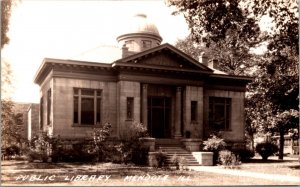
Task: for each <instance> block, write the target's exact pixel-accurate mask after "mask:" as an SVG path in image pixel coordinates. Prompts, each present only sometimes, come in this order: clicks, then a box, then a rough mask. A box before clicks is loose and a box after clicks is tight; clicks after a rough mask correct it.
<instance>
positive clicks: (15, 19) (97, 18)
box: [1, 0, 189, 103]
mask: <svg viewBox="0 0 300 187" xmlns="http://www.w3.org/2000/svg"><path fill="white" fill-rule="evenodd" d="M172 10H173V9H172V8H170V7H167V6H166V5H165V4H164V1H163V0H148V1H140V0H139V1H134V0H131V1H117V0H110V1H108V0H107V1H104V0H102V1H100V0H93V1H92V0H89V1H88V0H85V1H83V0H60V1H58V0H57V1H54V0H22V1H20V2H19V3H18V4H17V6H16V7H14V8H13V11H12V15H11V19H10V29H9V32H8V36H9V38H10V42H9V44H8V45H6V46H4V48H3V50H2V51H1V58H2V60H3V59H4V60H6V61H8V62H9V63H10V65H11V68H12V72H13V80H12V81H13V82H12V84H13V87H14V89H13V93H12V96H11V97H12V100H13V101H16V102H26V103H27V102H31V103H38V102H39V97H40V96H39V86H38V85H36V84H34V82H33V79H34V76H35V74H36V72H37V70H38V68H39V66H40V65H41V63H42V61H43V59H44V58H46V57H47V58H61V59H70V58H73V57H74V56H78V55H79V54H81V53H83V52H85V51H88V50H90V49H93V48H95V47H97V46H101V45H114V46H116V45H117V41H116V37H117V36H118V35H120V34H121V33H122V28H124V27H126V22H128V21H129V20H130V18H131V17H132V16H133V15H135V14H137V13H145V14H146V15H147V17H148V18H149V19H150V20H152V21H153V22H154V23H155V24H156V26H157V28H158V30H159V32H160V35H161V36H162V38H163V42H162V43H170V44H174V43H175V42H176V41H177V40H178V39H183V38H185V37H186V36H187V35H188V34H189V30H188V26H187V24H186V22H185V20H184V18H183V16H181V15H179V16H172V15H171V13H172Z"/></svg>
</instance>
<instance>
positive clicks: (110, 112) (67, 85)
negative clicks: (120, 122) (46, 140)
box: [52, 78, 117, 138]
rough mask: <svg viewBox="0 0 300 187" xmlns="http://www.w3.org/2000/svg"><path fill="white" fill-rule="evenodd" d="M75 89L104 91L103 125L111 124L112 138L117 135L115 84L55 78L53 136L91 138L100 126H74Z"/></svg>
mask: <svg viewBox="0 0 300 187" xmlns="http://www.w3.org/2000/svg"><path fill="white" fill-rule="evenodd" d="M73 88H87V89H99V90H102V98H101V100H102V108H101V124H104V123H107V122H108V123H111V125H112V136H116V134H117V113H116V111H117V109H116V105H117V104H116V95H117V84H116V83H115V82H102V81H94V80H83V79H70V78H54V80H53V94H52V95H53V100H52V101H53V116H54V119H53V124H54V125H53V135H55V136H57V135H60V136H61V137H63V138H86V137H91V136H92V133H93V128H97V127H99V126H100V125H101V124H100V125H89V126H83V125H78V124H77V125H74V124H73V115H74V114H73V113H74V108H73V107H74V106H73V98H74V95H73V94H74V93H73Z"/></svg>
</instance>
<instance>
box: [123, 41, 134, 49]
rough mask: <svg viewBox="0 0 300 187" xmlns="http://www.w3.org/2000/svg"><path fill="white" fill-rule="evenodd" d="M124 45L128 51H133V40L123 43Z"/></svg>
mask: <svg viewBox="0 0 300 187" xmlns="http://www.w3.org/2000/svg"><path fill="white" fill-rule="evenodd" d="M125 45H126V47H128V50H129V51H132V50H133V40H128V41H125Z"/></svg>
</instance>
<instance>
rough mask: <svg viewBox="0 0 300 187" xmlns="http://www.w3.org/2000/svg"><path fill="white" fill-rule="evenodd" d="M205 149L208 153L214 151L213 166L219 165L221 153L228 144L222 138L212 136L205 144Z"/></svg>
mask: <svg viewBox="0 0 300 187" xmlns="http://www.w3.org/2000/svg"><path fill="white" fill-rule="evenodd" d="M203 145H204V147H203V149H204V150H207V151H212V152H213V153H214V154H213V164H214V165H216V164H217V163H218V158H219V151H221V150H224V149H225V146H226V143H225V141H224V140H223V139H222V138H219V137H217V136H216V135H211V138H208V139H207V140H206V141H204V142H203Z"/></svg>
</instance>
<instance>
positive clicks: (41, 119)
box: [40, 97, 44, 130]
mask: <svg viewBox="0 0 300 187" xmlns="http://www.w3.org/2000/svg"><path fill="white" fill-rule="evenodd" d="M43 116H44V102H43V97H41V99H40V130H43V128H44V117H43Z"/></svg>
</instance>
